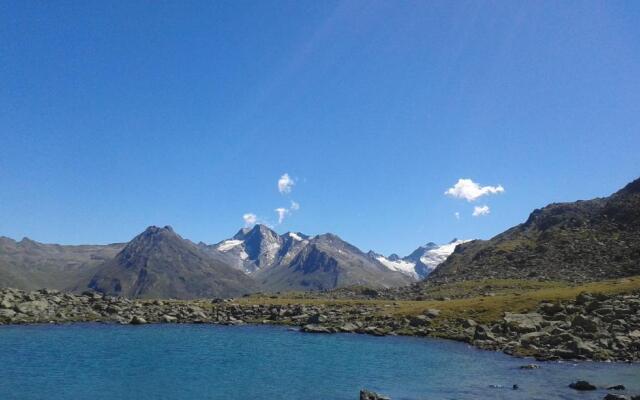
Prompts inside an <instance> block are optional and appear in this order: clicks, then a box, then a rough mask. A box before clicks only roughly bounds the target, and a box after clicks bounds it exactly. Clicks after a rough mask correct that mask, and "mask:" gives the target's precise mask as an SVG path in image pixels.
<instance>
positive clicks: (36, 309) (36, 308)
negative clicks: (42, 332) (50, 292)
mask: <svg viewBox="0 0 640 400" xmlns="http://www.w3.org/2000/svg"><path fill="white" fill-rule="evenodd" d="M47 308H49V303H48V302H47V301H45V300H32V301H25V302H24V303H20V304H18V305H17V306H16V307H15V310H16V311H17V312H19V313H22V314H27V315H36V314H40V313H42V312H43V311H45V310H46V309H47Z"/></svg>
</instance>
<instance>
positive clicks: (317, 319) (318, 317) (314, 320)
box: [307, 314, 327, 324]
mask: <svg viewBox="0 0 640 400" xmlns="http://www.w3.org/2000/svg"><path fill="white" fill-rule="evenodd" d="M307 322H308V323H309V324H321V323H323V322H327V316H326V315H322V314H314V315H312V316H310V317H309V319H308V320H307Z"/></svg>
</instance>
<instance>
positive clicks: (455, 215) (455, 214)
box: [453, 211, 460, 220]
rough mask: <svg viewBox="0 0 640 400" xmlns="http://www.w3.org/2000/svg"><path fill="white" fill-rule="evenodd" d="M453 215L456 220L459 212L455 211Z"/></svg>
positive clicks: (458, 217)
mask: <svg viewBox="0 0 640 400" xmlns="http://www.w3.org/2000/svg"><path fill="white" fill-rule="evenodd" d="M453 216H454V217H456V219H458V220H459V219H460V213H459V212H457V211H456V212H454V213H453Z"/></svg>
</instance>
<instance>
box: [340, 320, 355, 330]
mask: <svg viewBox="0 0 640 400" xmlns="http://www.w3.org/2000/svg"><path fill="white" fill-rule="evenodd" d="M357 329H358V326H357V325H355V324H352V323H351V322H347V323H346V324H344V325H342V326H341V327H340V331H342V332H355V331H356V330H357Z"/></svg>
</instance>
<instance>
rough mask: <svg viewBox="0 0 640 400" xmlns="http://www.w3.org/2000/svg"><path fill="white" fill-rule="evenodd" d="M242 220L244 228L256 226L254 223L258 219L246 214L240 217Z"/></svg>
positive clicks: (253, 215)
mask: <svg viewBox="0 0 640 400" xmlns="http://www.w3.org/2000/svg"><path fill="white" fill-rule="evenodd" d="M242 219H243V220H244V224H245V226H248V227H249V226H253V225H255V224H256V221H257V220H258V217H256V215H255V214H252V213H246V214H244V215H243V216H242Z"/></svg>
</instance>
